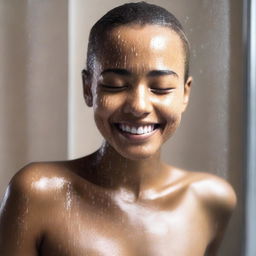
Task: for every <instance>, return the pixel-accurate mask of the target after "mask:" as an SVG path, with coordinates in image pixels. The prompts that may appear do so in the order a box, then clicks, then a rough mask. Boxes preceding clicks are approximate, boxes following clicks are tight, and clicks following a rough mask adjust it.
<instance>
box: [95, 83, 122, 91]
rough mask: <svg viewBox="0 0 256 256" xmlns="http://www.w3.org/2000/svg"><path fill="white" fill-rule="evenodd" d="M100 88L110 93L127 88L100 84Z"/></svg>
mask: <svg viewBox="0 0 256 256" xmlns="http://www.w3.org/2000/svg"><path fill="white" fill-rule="evenodd" d="M100 87H101V88H103V89H104V90H106V91H110V92H120V91H123V90H125V89H126V88H127V86H125V85H123V86H114V85H108V84H100Z"/></svg>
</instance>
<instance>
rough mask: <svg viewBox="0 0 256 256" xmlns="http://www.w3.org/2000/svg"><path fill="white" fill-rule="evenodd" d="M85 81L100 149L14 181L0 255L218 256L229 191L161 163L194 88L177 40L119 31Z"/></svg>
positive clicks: (33, 167)
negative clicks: (187, 75)
mask: <svg viewBox="0 0 256 256" xmlns="http://www.w3.org/2000/svg"><path fill="white" fill-rule="evenodd" d="M83 81H84V96H85V100H86V103H87V105H88V106H91V107H93V110H94V118H95V122H96V125H97V127H98V129H99V130H100V132H101V133H102V135H103V137H104V138H105V141H104V143H103V145H102V147H101V148H100V149H99V150H98V151H97V152H95V153H93V154H92V155H89V156H86V157H83V158H80V159H76V160H72V161H63V162H50V163H32V164H30V165H27V166H25V167H24V168H23V169H22V170H20V171H19V172H18V173H17V174H16V175H15V176H14V178H13V179H12V181H11V183H10V185H9V187H8V189H7V191H6V194H5V197H4V200H3V202H2V206H1V211H0V213H1V215H0V255H3V256H7V255H8V256H16V255H27V256H32V255H33V256H35V255H47V256H51V255H54V256H65V255H67V256H69V255H74V256H78V255H79V256H81V255H88V256H95V255H102V256H108V255H111V256H115V255H122V256H165V255H168V256H170V255H171V256H191V255H192V256H203V255H211V256H212V255H217V254H216V253H217V249H218V247H219V243H220V241H221V239H222V236H223V232H224V230H225V227H226V225H227V222H228V220H229V218H230V215H231V213H232V210H233V208H234V207H235V203H236V197H235V194H234V191H233V189H232V188H231V186H230V185H229V184H228V183H227V182H226V181H224V180H222V179H221V178H218V177H216V176H214V175H210V174H207V173H200V172H189V171H186V170H181V169H178V168H175V167H172V166H169V165H167V164H165V163H163V162H162V161H161V158H160V150H161V146H162V144H163V143H164V142H165V141H166V140H167V139H168V138H169V137H170V136H171V135H172V134H173V133H174V131H175V130H176V128H177V127H178V125H179V123H180V119H181V115H182V113H183V112H184V110H185V109H186V106H187V103H188V99H189V94H190V88H191V81H192V79H191V78H188V79H187V81H184V51H183V47H182V43H181V40H180V38H179V36H178V35H177V34H176V33H175V32H173V31H172V30H170V29H169V28H164V27H158V26H153V25H150V26H149V25H147V26H144V27H139V26H125V27H118V28H116V29H115V30H113V31H112V32H111V33H110V34H109V37H108V39H107V40H106V42H105V45H104V47H103V49H102V52H101V53H100V57H98V59H97V60H96V63H95V72H94V74H93V76H89V74H88V72H86V71H85V72H84V73H83Z"/></svg>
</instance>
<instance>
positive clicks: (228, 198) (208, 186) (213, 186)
mask: <svg viewBox="0 0 256 256" xmlns="http://www.w3.org/2000/svg"><path fill="white" fill-rule="evenodd" d="M190 176H191V177H190V180H191V183H190V187H191V188H192V190H193V192H195V194H196V196H197V197H198V199H199V200H201V202H202V203H204V204H205V205H206V206H207V207H210V209H211V210H214V209H215V210H216V211H218V212H219V213H220V212H223V213H225V212H226V213H227V214H228V213H230V212H232V211H233V209H234V208H235V206H236V202H237V199H236V194H235V191H234V189H233V188H232V186H231V185H230V184H229V183H228V182H227V181H226V180H224V179H223V178H220V177H218V176H216V175H213V174H209V173H200V172H192V173H191V174H190Z"/></svg>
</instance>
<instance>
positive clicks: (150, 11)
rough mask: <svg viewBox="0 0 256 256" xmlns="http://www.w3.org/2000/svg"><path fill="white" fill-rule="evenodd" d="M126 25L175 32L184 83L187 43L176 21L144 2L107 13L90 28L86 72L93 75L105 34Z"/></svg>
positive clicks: (186, 70) (186, 67)
mask: <svg viewBox="0 0 256 256" xmlns="http://www.w3.org/2000/svg"><path fill="white" fill-rule="evenodd" d="M127 25H141V26H143V25H160V26H164V27H169V28H170V29H172V30H173V31H175V32H176V33H177V34H178V35H179V37H180V39H181V41H182V43H183V48H184V53H185V77H184V78H185V81H186V80H187V78H188V76H189V59H190V49H189V42H188V39H187V37H186V35H185V32H184V30H183V27H182V25H181V24H180V22H179V21H178V19H177V18H176V17H175V16H174V15H173V14H172V13H170V12H168V11H167V10H166V9H164V8H162V7H160V6H157V5H154V4H149V3H146V2H138V3H127V4H124V5H121V6H118V7H116V8H114V9H112V10H110V11H109V12H107V13H106V14H105V15H104V16H103V17H102V18H100V19H99V20H98V21H97V22H96V23H95V24H94V26H93V27H92V29H91V31H90V35H89V42H88V50H87V70H88V72H89V73H90V74H93V70H94V64H95V59H96V56H97V53H99V50H100V49H101V47H102V45H103V44H102V42H104V41H105V38H106V36H107V34H108V33H109V32H110V31H111V30H112V29H114V28H116V27H119V26H127Z"/></svg>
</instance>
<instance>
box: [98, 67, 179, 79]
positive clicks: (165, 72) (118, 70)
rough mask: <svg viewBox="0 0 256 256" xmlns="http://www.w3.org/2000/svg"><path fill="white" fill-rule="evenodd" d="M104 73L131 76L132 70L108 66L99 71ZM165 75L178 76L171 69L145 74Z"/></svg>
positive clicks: (152, 75)
mask: <svg viewBox="0 0 256 256" xmlns="http://www.w3.org/2000/svg"><path fill="white" fill-rule="evenodd" d="M106 73H115V74H117V75H122V76H131V75H132V72H130V71H129V70H127V69H122V68H108V69H104V70H103V71H102V72H101V75H103V74H106ZM166 75H174V76H176V77H179V76H178V74H177V73H176V72H174V71H172V70H169V69H167V70H151V71H149V72H148V73H147V76H149V77H155V76H166Z"/></svg>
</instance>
